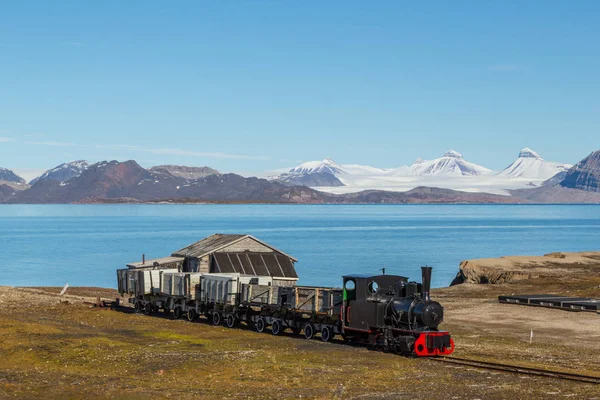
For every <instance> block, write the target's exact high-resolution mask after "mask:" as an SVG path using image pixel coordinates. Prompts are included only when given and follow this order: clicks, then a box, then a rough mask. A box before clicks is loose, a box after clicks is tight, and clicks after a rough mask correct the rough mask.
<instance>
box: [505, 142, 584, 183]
mask: <svg viewBox="0 0 600 400" xmlns="http://www.w3.org/2000/svg"><path fill="white" fill-rule="evenodd" d="M571 167H572V165H570V164H562V163H555V162H550V161H546V160H544V159H543V158H542V157H541V156H540V155H539V154H538V153H536V152H535V151H533V150H531V149H530V148H529V147H526V148H524V149H523V150H521V152H520V153H519V157H518V158H517V159H516V160H515V161H514V162H513V163H512V164H510V165H509V166H508V167H506V168H505V169H504V170H503V171H501V172H499V173H498V174H497V176H500V177H507V178H528V179H535V180H546V179H550V178H552V177H553V176H554V175H556V174H558V173H559V172H563V171H567V170H568V169H569V168H571Z"/></svg>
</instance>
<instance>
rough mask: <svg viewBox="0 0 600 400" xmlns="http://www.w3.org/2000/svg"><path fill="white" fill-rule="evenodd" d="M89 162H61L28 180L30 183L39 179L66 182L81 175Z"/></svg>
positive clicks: (32, 183) (34, 182)
mask: <svg viewBox="0 0 600 400" xmlns="http://www.w3.org/2000/svg"><path fill="white" fill-rule="evenodd" d="M89 166H90V164H89V163H88V162H87V161H85V160H76V161H71V162H66V163H62V164H60V165H57V166H56V167H54V168H52V169H49V170H47V171H46V172H44V173H43V174H42V175H40V176H38V177H37V178H35V179H33V180H32V181H31V182H29V183H30V184H31V185H34V184H36V183H37V182H40V181H46V180H55V181H58V182H66V181H68V180H70V179H72V178H75V177H76V176H79V175H81V173H82V172H83V171H85V170H86V169H88V168H89Z"/></svg>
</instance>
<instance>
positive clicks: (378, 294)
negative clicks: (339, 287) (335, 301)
mask: <svg viewBox="0 0 600 400" xmlns="http://www.w3.org/2000/svg"><path fill="white" fill-rule="evenodd" d="M343 279H344V286H343V289H344V292H343V295H344V297H343V299H344V302H343V309H342V311H343V312H342V321H343V325H344V326H345V327H348V328H351V329H355V330H359V331H370V330H371V329H372V328H376V327H378V326H382V325H383V322H384V319H385V314H386V312H385V309H386V307H387V306H388V303H389V300H390V299H391V298H394V297H398V296H399V295H400V293H401V291H402V290H404V289H405V288H406V287H407V286H408V285H409V284H408V278H407V277H404V276H399V275H374V276H373V275H347V276H344V277H343Z"/></svg>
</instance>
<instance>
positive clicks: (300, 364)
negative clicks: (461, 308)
mask: <svg viewBox="0 0 600 400" xmlns="http://www.w3.org/2000/svg"><path fill="white" fill-rule="evenodd" d="M463 291H464V290H463ZM57 292H58V289H56V288H51V289H14V288H1V287H0V338H1V339H0V355H1V358H0V398H24V399H30V398H44V399H55V398H56V399H66V398H86V399H106V398H110V399H137V398H140V399H141V398H144V399H147V398H150V397H154V398H173V399H198V398H202V399H205V398H206V399H218V398H219V399H220V398H235V399H271V398H281V399H285V398H318V399H353V398H355V399H363V398H364V399H404V398H406V399H446V398H448V399H474V398H481V399H511V400H512V399H523V398H557V397H560V398H562V397H565V398H581V399H590V398H594V396H596V398H600V395H598V393H600V391H599V390H598V387H594V386H592V385H587V384H578V383H571V382H566V381H556V380H550V379H546V378H529V377H527V378H523V377H521V376H517V375H510V374H504V373H493V372H488V371H482V370H476V369H469V368H464V367H454V366H446V365H444V364H437V363H434V362H431V361H427V360H422V359H413V358H405V357H400V356H396V355H392V354H385V353H381V352H376V351H371V350H368V349H366V348H361V347H349V346H345V345H342V344H339V343H331V344H329V343H327V344H326V343H321V342H319V341H307V340H304V339H297V338H294V337H292V336H291V334H288V335H285V336H282V337H273V336H271V335H268V334H259V333H255V332H252V331H249V330H245V329H233V330H231V329H227V328H225V327H213V326H210V325H208V324H205V323H202V322H200V323H188V322H186V321H183V320H180V321H174V320H170V319H167V318H164V317H160V316H153V317H148V316H144V315H135V314H131V313H128V312H121V311H110V310H102V309H95V308H91V307H89V306H87V305H84V304H82V302H81V300H82V299H83V298H86V297H85V295H86V294H91V296H92V297H95V296H97V295H103V296H106V297H111V296H112V297H114V295H115V293H114V292H113V291H110V290H106V289H92V288H85V289H79V288H77V289H74V290H71V289H69V292H68V296H67V297H68V299H69V302H70V304H68V305H65V304H60V303H59V301H58V298H57V297H56V295H55V293H57ZM467 292H468V291H467ZM478 293H479V294H478ZM439 295H440V296H441V297H443V298H444V301H446V302H447V303H448V307H447V313H448V323H447V325H446V326H445V328H447V329H449V330H451V331H452V333H453V335H454V337H455V340H456V342H457V344H458V349H457V352H458V353H459V354H460V355H461V356H478V357H482V358H486V359H498V358H505V359H509V360H512V361H515V362H522V363H527V364H530V365H536V364H537V365H539V363H540V362H548V361H549V360H551V362H552V363H553V365H556V366H557V367H565V368H566V367H569V368H570V367H572V366H573V363H574V362H577V363H579V364H578V366H579V368H581V369H582V370H586V371H590V370H597V366H596V361H595V356H594V357H589V356H585V353H586V352H585V351H584V350H582V349H580V351H574V350H573V349H574V348H576V346H571V344H569V343H566V342H567V340H566V339H565V341H564V342H563V343H547V342H545V341H544V340H540V341H539V342H535V343H534V344H533V345H529V343H528V342H527V341H526V340H524V339H523V338H521V337H520V336H519V335H518V334H517V335H515V334H511V333H510V331H509V332H508V333H507V334H504V335H497V334H495V332H494V330H493V329H492V330H487V329H479V328H475V329H474V328H473V327H478V326H483V325H485V321H483V322H481V321H478V320H477V318H476V316H475V315H474V314H473V321H472V322H473V324H472V325H471V326H465V324H464V321H465V320H464V318H465V316H464V315H463V314H459V312H458V305H459V304H460V296H461V295H460V290H458V289H455V288H453V289H449V290H448V292H444V291H442V292H439ZM468 297H469V299H470V300H469V301H471V302H473V303H472V304H473V305H474V307H475V306H477V305H483V306H485V307H488V306H492V307H493V306H498V307H507V306H502V305H497V304H495V303H492V302H491V300H490V299H491V298H492V297H491V296H490V295H489V294H486V292H485V291H477V290H474V291H473V292H468ZM485 307H484V308H485ZM508 307H510V306H508ZM515 307H516V306H515ZM524 309H525V308H524ZM510 310H511V311H512V310H513V308H511V309H510ZM453 313H454V314H455V315H456V318H454V317H453V316H452V315H453ZM569 314H570V313H569ZM557 315H561V314H560V313H559V314H557ZM592 317H593V318H597V319H600V318H599V317H597V316H596V315H590V318H592ZM595 354H597V353H595ZM565 360H566V361H565ZM567 364H568V365H567Z"/></svg>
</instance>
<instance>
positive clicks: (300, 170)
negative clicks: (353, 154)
mask: <svg viewBox="0 0 600 400" xmlns="http://www.w3.org/2000/svg"><path fill="white" fill-rule="evenodd" d="M315 173H326V174H331V175H336V174H343V173H346V171H344V169H343V168H342V166H341V165H339V164H338V163H336V162H335V161H333V160H332V159H331V158H326V159H324V160H323V161H309V162H305V163H303V164H300V165H298V166H297V167H295V168H292V169H290V170H289V172H288V174H291V175H306V174H315Z"/></svg>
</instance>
